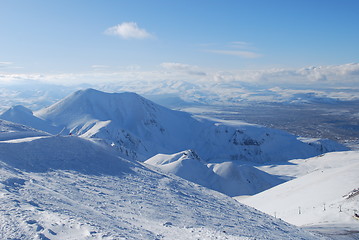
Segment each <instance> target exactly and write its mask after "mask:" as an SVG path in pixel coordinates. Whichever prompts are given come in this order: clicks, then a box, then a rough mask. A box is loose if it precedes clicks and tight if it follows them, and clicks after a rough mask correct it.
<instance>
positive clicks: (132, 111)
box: [35, 89, 346, 162]
mask: <svg viewBox="0 0 359 240" xmlns="http://www.w3.org/2000/svg"><path fill="white" fill-rule="evenodd" d="M35 115H36V116H37V117H39V118H41V119H43V120H46V121H48V122H50V123H52V124H53V125H56V126H57V127H59V128H62V127H65V128H66V129H67V131H68V132H71V133H72V134H75V135H79V136H82V137H90V138H99V139H103V140H104V141H106V142H107V143H108V144H109V145H112V146H113V147H114V148H117V149H119V150H120V151H122V152H123V153H126V155H127V156H128V157H132V158H134V159H137V160H141V161H144V160H146V159H148V158H149V157H152V156H154V155H156V154H158V153H164V154H173V153H176V152H181V151H184V150H187V149H193V150H195V151H196V152H197V153H198V155H199V156H200V157H201V158H202V159H203V160H204V161H206V162H222V161H228V160H231V161H237V160H240V161H255V162H264V161H281V160H288V159H295V158H307V157H312V156H316V155H319V154H322V153H324V152H328V151H336V150H345V149H346V148H345V147H343V146H341V145H339V144H336V143H335V142H332V141H326V142H322V141H321V140H316V141H308V140H305V141H304V140H303V139H298V137H296V136H294V135H291V134H288V133H285V132H283V131H278V130H274V129H268V128H264V127H261V126H256V125H250V124H243V123H238V122H228V121H220V120H218V121H217V120H210V119H204V118H195V117H193V116H192V115H190V114H188V113H184V112H180V111H174V110H170V109H167V108H165V107H162V106H160V105H157V104H155V103H153V102H151V101H149V100H147V99H145V98H143V97H141V96H139V95H137V94H135V93H104V92H100V91H97V90H94V89H87V90H83V91H82V90H81V91H77V92H75V93H74V94H72V95H70V96H68V97H66V98H65V99H63V100H61V101H59V102H57V103H55V104H54V105H51V106H50V107H48V108H45V109H42V110H40V111H38V112H36V113H35Z"/></svg>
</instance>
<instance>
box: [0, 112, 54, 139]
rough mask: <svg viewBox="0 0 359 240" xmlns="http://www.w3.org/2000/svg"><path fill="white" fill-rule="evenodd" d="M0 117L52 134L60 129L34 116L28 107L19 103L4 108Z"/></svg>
mask: <svg viewBox="0 0 359 240" xmlns="http://www.w3.org/2000/svg"><path fill="white" fill-rule="evenodd" d="M0 119H4V120H7V121H10V122H14V123H18V124H23V125H26V126H31V127H33V128H36V129H38V130H41V131H45V132H48V133H52V134H57V133H59V132H60V131H61V128H58V127H55V126H52V125H51V124H49V123H48V122H46V121H44V120H42V119H40V118H38V117H36V116H34V115H33V112H32V111H31V110H30V109H28V108H26V107H24V106H21V105H16V106H13V107H11V108H9V109H8V110H6V111H5V112H3V113H2V114H1V115H0Z"/></svg>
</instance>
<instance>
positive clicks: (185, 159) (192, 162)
mask: <svg viewBox="0 0 359 240" xmlns="http://www.w3.org/2000/svg"><path fill="white" fill-rule="evenodd" d="M145 163H146V164H149V165H152V166H155V167H156V168H158V169H161V171H163V172H166V173H171V174H174V175H177V176H179V177H181V178H184V179H186V180H189V181H191V182H194V183H197V184H200V185H202V186H205V187H207V188H210V189H213V190H216V191H218V192H221V193H224V194H226V195H228V196H231V197H233V196H239V195H253V194H256V193H259V192H261V191H264V190H266V189H268V188H271V187H273V186H275V185H278V184H280V183H282V182H283V181H282V180H280V179H278V178H277V177H275V176H272V175H270V174H268V173H265V172H263V171H261V170H258V169H256V168H255V167H253V166H248V165H236V164H234V163H233V162H223V163H219V164H207V163H206V162H204V161H202V160H201V159H200V158H199V156H198V155H197V154H196V153H195V152H194V151H192V150H187V151H183V152H179V153H176V154H171V155H168V154H157V155H156V156H154V157H152V158H150V159H148V160H146V161H145Z"/></svg>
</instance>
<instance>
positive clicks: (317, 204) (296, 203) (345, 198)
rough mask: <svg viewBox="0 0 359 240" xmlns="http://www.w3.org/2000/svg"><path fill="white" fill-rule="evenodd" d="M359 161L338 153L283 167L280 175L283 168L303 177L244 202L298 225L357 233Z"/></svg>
mask: <svg viewBox="0 0 359 240" xmlns="http://www.w3.org/2000/svg"><path fill="white" fill-rule="evenodd" d="M358 160H359V152H337V153H327V154H325V155H324V156H321V157H316V158H312V159H307V160H302V161H304V162H303V163H302V165H299V166H296V165H288V166H282V167H279V168H278V169H274V171H275V172H276V173H279V171H280V168H282V171H283V172H284V171H286V172H290V171H292V172H293V174H292V175H293V176H295V175H297V176H299V177H298V178H296V179H294V180H291V181H288V182H286V183H283V184H281V185H278V186H276V187H274V188H271V189H269V190H267V191H264V192H262V193H259V194H257V195H254V196H252V197H249V198H246V199H243V200H241V202H243V203H245V204H248V205H251V206H253V207H255V208H257V209H259V210H261V211H263V212H266V213H268V214H271V215H274V213H275V214H276V216H277V217H280V218H282V219H284V220H285V221H288V222H290V223H293V224H296V225H301V226H303V225H306V226H312V225H319V226H326V225H328V226H331V228H334V226H335V225H342V226H343V225H348V226H351V228H352V229H353V230H357V229H359V221H358V220H356V219H355V218H353V216H354V212H359V208H358V206H359V195H357V194H355V193H356V192H358V183H359V175H358V171H359V161H358ZM293 162H294V161H293ZM296 162H297V164H299V162H298V161H296ZM290 164H294V163H290ZM308 171H309V173H308Z"/></svg>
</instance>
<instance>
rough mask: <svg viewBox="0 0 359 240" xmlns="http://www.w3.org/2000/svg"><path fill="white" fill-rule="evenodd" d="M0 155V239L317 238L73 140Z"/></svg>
mask: <svg viewBox="0 0 359 240" xmlns="http://www.w3.org/2000/svg"><path fill="white" fill-rule="evenodd" d="M19 128H20V130H19V135H20V133H21V131H22V130H21V127H19ZM12 140H16V139H12ZM0 152H1V156H0V166H1V167H0V239H76V240H79V239H324V238H322V237H320V236H317V235H314V234H312V233H309V232H306V231H304V230H301V229H299V228H297V227H295V226H293V225H290V224H287V223H285V222H283V221H281V220H279V219H275V218H273V217H270V216H268V215H265V214H263V213H261V212H259V211H257V210H255V209H253V208H250V207H247V206H245V205H242V204H240V203H238V202H236V201H235V200H233V199H231V198H229V197H227V196H225V195H222V194H220V193H217V192H214V191H211V190H208V189H206V188H204V187H201V186H199V185H196V184H193V183H190V182H188V181H185V180H182V179H181V178H178V177H175V176H173V175H171V176H169V175H166V174H163V173H159V172H156V171H154V170H150V169H148V168H146V167H145V166H143V165H142V164H140V163H137V162H133V161H129V160H125V159H123V158H119V157H117V156H116V155H115V154H114V152H112V151H111V150H109V149H108V147H107V146H105V145H101V144H99V143H96V142H94V141H90V140H87V139H83V138H79V137H76V136H38V137H37V138H22V139H17V141H0Z"/></svg>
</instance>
